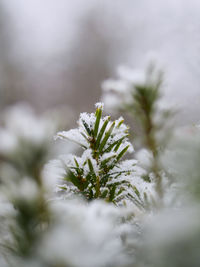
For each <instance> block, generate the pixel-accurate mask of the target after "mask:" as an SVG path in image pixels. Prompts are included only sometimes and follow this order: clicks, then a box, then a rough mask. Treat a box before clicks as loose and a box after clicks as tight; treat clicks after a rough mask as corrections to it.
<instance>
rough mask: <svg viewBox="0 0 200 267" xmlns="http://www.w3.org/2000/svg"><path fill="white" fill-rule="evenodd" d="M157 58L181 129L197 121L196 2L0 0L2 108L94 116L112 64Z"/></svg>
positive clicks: (199, 36)
mask: <svg viewBox="0 0 200 267" xmlns="http://www.w3.org/2000/svg"><path fill="white" fill-rule="evenodd" d="M150 55H156V57H157V58H158V60H159V62H160V63H161V66H162V67H163V70H164V72H165V84H164V90H165V101H167V102H169V103H170V104H171V103H173V104H175V105H176V107H178V108H179V109H180V110H181V115H180V116H179V121H178V123H179V124H180V125H184V124H188V123H196V122H199V111H200V105H199V103H200V1H199V0H190V1H187V0H168V1H162V0H151V1H149V0H140V1H133V0H123V1H122V0H121V1H120V0H109V1H107V0H101V1H98V0H84V1H83V0H73V1H71V0H59V1H54V0H43V1H40V0H29V1H27V0H0V108H1V109H4V108H5V107H7V106H8V105H11V104H14V103H16V102H21V101H26V102H28V103H29V104H31V105H32V106H33V107H34V108H35V109H36V110H37V111H38V112H44V111H47V110H49V109H52V108H60V107H65V108H67V109H68V110H69V111H70V112H72V113H73V114H74V116H76V118H77V115H78V113H79V112H80V111H91V110H93V104H94V103H95V102H97V101H98V100H99V99H100V97H101V82H102V81H103V80H104V79H107V78H109V77H115V74H116V68H117V66H118V65H121V64H123V65H127V66H129V67H134V68H141V67H143V66H144V63H145V62H146V59H147V58H148V57H149V56H150Z"/></svg>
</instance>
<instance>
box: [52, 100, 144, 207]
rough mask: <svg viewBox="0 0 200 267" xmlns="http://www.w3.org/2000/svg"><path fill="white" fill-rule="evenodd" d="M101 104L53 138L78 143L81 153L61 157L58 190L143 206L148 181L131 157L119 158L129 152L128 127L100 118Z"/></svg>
mask: <svg viewBox="0 0 200 267" xmlns="http://www.w3.org/2000/svg"><path fill="white" fill-rule="evenodd" d="M102 112H103V104H102V103H97V104H96V112H95V113H91V114H88V113H81V114H80V118H79V120H78V128H77V129H73V130H69V131H64V132H58V133H57V135H56V138H61V139H69V140H71V141H73V142H75V143H77V144H79V145H80V146H81V147H82V148H83V150H84V152H83V154H82V155H81V156H80V157H78V156H75V155H66V156H62V157H61V159H60V160H61V161H62V163H63V167H64V168H65V170H66V173H65V175H64V177H63V181H64V182H65V183H64V184H63V185H61V186H60V189H63V190H65V191H66V192H67V193H70V192H71V193H72V192H73V193H79V194H81V195H82V196H84V197H86V199H88V200H92V199H96V198H103V199H106V201H109V202H113V203H116V204H117V203H119V204H122V203H124V204H125V201H131V202H133V203H134V204H135V205H136V206H138V207H139V208H144V207H145V205H146V203H145V200H146V198H147V194H146V192H145V190H147V188H148V183H146V182H144V181H143V180H142V179H141V176H142V173H143V170H142V169H141V168H139V167H138V166H137V161H136V160H133V159H130V160H128V159H126V160H121V159H122V157H123V156H124V155H125V154H126V152H129V153H131V152H133V147H132V144H131V143H130V142H129V140H128V136H129V128H128V126H127V125H126V124H124V119H123V118H122V117H120V118H119V119H118V120H115V121H111V120H110V117H108V116H106V117H102Z"/></svg>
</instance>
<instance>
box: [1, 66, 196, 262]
mask: <svg viewBox="0 0 200 267" xmlns="http://www.w3.org/2000/svg"><path fill="white" fill-rule="evenodd" d="M120 75H121V78H123V79H122V80H121V81H120V83H119V84H116V83H115V82H112V86H114V87H113V88H115V89H117V92H119V91H120V90H121V89H123V90H125V87H126V90H127V88H129V87H127V85H128V84H129V85H130V87H131V88H130V91H129V93H130V94H128V99H127V100H128V102H127V101H124V99H123V98H122V97H120V98H119V99H120V101H121V100H122V102H123V104H122V102H119V103H121V104H120V108H122V109H124V110H125V111H127V112H128V114H129V115H131V118H132V119H133V120H134V119H135V118H136V119H137V121H138V122H139V124H138V126H139V127H140V135H139V138H138V139H136V138H135V142H137V140H139V141H140V142H138V143H137V144H136V146H135V147H136V153H135V154H134V158H133V156H132V155H131V153H132V152H133V147H132V144H131V143H130V141H129V138H128V137H129V128H128V126H127V125H126V124H124V120H123V118H122V117H120V118H119V119H117V120H114V121H111V118H110V117H109V116H106V117H103V116H102V113H103V104H102V103H97V104H96V112H95V113H91V114H88V113H82V114H80V118H79V120H78V128H77V129H72V130H69V131H63V132H58V133H57V135H56V139H57V138H59V139H64V140H67V139H68V140H71V141H73V142H74V143H76V144H78V145H79V147H81V149H82V151H79V152H80V154H79V155H78V156H77V155H72V154H69V153H67V151H68V150H67V151H66V155H62V156H60V157H59V158H58V159H54V160H51V161H50V162H48V163H47V164H45V162H46V160H47V159H48V158H52V157H53V158H56V157H57V153H56V154H54V155H53V156H51V157H50V155H51V153H52V152H51V149H50V148H51V142H52V143H53V132H54V129H55V127H54V126H53V125H54V123H53V124H51V121H49V120H46V119H44V118H43V117H40V116H37V115H35V114H34V113H33V111H31V110H30V109H29V108H27V107H26V108H25V107H23V108H16V107H15V108H14V109H11V110H8V111H7V112H6V113H5V116H4V117H3V118H2V119H3V120H4V126H2V127H1V128H0V137H1V141H2V142H1V144H0V266H2V267H27V266H32V267H94V266H95V267H105V266H109V267H133V266H138V267H167V266H170V267H183V266H185V267H191V266H192V267H193V266H194V267H196V266H199V261H200V257H199V247H200V227H199V221H200V212H199V210H200V209H199V207H200V197H199V196H200V186H199V184H200V182H199V181H200V175H199V173H200V168H199V158H200V141H199V140H200V130H199V126H198V125H197V126H196V125H194V126H190V127H183V128H179V129H176V130H174V134H173V135H169V133H170V130H171V128H170V127H169V125H170V123H169V114H170V113H171V112H169V110H168V109H165V108H164V109H163V107H161V106H160V102H159V101H160V95H161V93H160V92H161V90H160V89H161V88H160V86H161V80H160V76H156V77H154V72H152V69H150V70H149V72H147V74H146V76H145V75H143V74H141V73H137V75H136V73H135V72H132V71H131V70H127V69H126V70H125V69H124V68H121V69H120ZM152 75H153V76H152ZM122 85H123V86H124V87H123V86H122ZM120 87H121V89H120ZM122 87H123V88H122ZM115 91H116V90H115ZM120 92H121V91H120ZM124 96H126V97H127V95H126V93H125V95H124ZM169 136H171V138H169ZM60 142H61V143H62V141H60ZM66 143H67V142H66ZM138 144H139V145H138ZM127 152H129V157H127V158H126V157H125V155H126V153H127ZM123 157H125V158H123ZM52 188H53V189H54V190H52ZM108 202H109V203H108ZM114 204H116V205H114Z"/></svg>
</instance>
